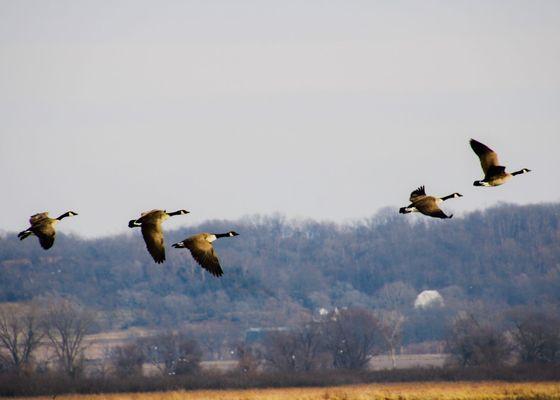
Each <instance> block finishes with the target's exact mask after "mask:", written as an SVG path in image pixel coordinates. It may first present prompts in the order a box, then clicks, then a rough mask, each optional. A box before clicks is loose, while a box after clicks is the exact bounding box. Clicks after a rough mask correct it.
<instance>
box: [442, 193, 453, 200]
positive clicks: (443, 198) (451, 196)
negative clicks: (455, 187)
mask: <svg viewBox="0 0 560 400" xmlns="http://www.w3.org/2000/svg"><path fill="white" fill-rule="evenodd" d="M453 197H455V193H453V194H450V195H449V196H445V197H442V198H441V199H442V200H443V201H445V200H449V199H452V198H453Z"/></svg>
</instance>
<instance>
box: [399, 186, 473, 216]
mask: <svg viewBox="0 0 560 400" xmlns="http://www.w3.org/2000/svg"><path fill="white" fill-rule="evenodd" d="M457 197H463V195H462V194H460V193H453V194H450V195H449V196H445V197H441V198H438V197H434V196H426V190H425V188H424V186H420V187H419V188H418V189H416V190H415V191H413V192H412V193H410V203H411V204H410V205H408V206H407V207H401V208H400V209H399V213H401V214H408V213H411V212H416V211H417V212H420V213H422V214H424V215H427V216H429V217H434V218H452V217H453V214H451V215H449V216H447V215H446V214H445V213H444V212H443V211H442V210H441V208H439V204H441V202H443V201H445V200H448V199H454V198H457Z"/></svg>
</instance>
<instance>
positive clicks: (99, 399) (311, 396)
mask: <svg viewBox="0 0 560 400" xmlns="http://www.w3.org/2000/svg"><path fill="white" fill-rule="evenodd" d="M34 399H35V400H37V399H51V397H37V398H34ZM86 399H92V400H206V399H207V400H393V399H395V400H409V399H410V400H416V399H418V400H419V399H444V400H451V399H458V400H466V399H476V400H494V399H496V400H497V399H504V400H505V399H538V400H546V399H560V382H523V383H508V382H491V381H485V382H424V383H398V384H386V383H385V384H368V385H354V386H340V387H327V388H286V389H250V390H227V391H226V390H222V391H220V390H200V391H188V392H187V391H175V392H155V393H125V394H100V395H65V396H58V397H57V400H86Z"/></svg>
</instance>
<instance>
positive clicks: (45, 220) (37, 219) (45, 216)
mask: <svg viewBox="0 0 560 400" xmlns="http://www.w3.org/2000/svg"><path fill="white" fill-rule="evenodd" d="M74 215H78V214H77V213H75V212H74V211H68V212H65V213H64V214H62V215H60V216H59V217H57V218H51V217H49V213H48V212H42V213H38V214H34V215H32V216H31V217H30V218H29V225H30V227H29V228H27V229H26V230H24V231H22V232H20V233H19V234H18V238H19V240H23V239H25V238H27V237H28V236H30V235H35V236H37V238H38V239H39V244H40V245H41V247H42V248H43V249H45V250H48V249H50V248H51V247H52V246H53V244H54V239H55V237H56V225H57V224H58V223H59V222H60V221H61V220H62V219H63V218H66V217H71V216H74Z"/></svg>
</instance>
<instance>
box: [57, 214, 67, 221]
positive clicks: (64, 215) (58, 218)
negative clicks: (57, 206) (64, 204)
mask: <svg viewBox="0 0 560 400" xmlns="http://www.w3.org/2000/svg"><path fill="white" fill-rule="evenodd" d="M69 216H70V213H69V212H65V213H64V214H62V215H61V216H60V217H57V218H56V219H57V220H59V221H60V220H61V219H63V218H66V217H69Z"/></svg>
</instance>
